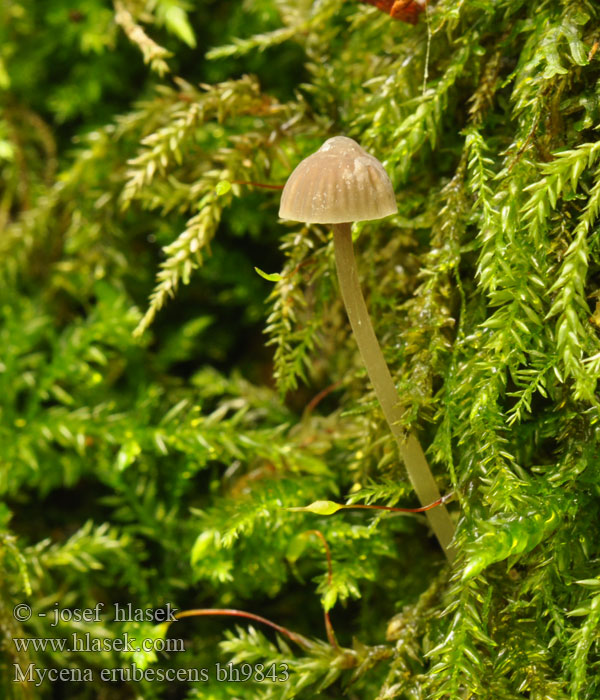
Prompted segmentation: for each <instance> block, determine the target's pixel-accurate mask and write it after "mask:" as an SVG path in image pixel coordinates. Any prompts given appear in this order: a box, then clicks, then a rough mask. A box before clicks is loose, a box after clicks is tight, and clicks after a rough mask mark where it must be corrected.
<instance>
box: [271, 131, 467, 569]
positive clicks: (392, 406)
mask: <svg viewBox="0 0 600 700" xmlns="http://www.w3.org/2000/svg"><path fill="white" fill-rule="evenodd" d="M397 211H398V207H397V205H396V198H395V196H394V190H393V188H392V183H391V182H390V179H389V177H388V175H387V173H386V172H385V170H384V168H383V165H382V164H381V163H380V162H379V161H378V160H377V158H374V157H373V156H371V155H369V154H368V153H367V152H366V151H365V150H364V149H363V148H361V147H360V146H359V145H358V144H357V143H356V141H353V140H352V139H350V138H347V137H345V136H334V137H333V138H330V139H328V140H327V141H325V143H324V144H323V145H322V146H321V148H320V149H319V150H318V151H317V152H316V153H313V154H312V155H311V156H309V157H308V158H305V159H304V160H303V161H302V162H301V163H300V164H299V165H298V166H297V167H296V169H295V170H294V172H293V173H292V174H291V175H290V177H289V179H288V181H287V182H286V184H285V187H284V189H283V192H282V195H281V206H280V209H279V216H280V217H281V218H282V219H290V220H292V221H302V222H304V223H313V224H333V245H334V251H335V263H336V268H337V274H338V280H339V285H340V290H341V292H342V299H343V301H344V305H345V307H346V312H347V314H348V318H349V320H350V326H351V327H352V331H353V332H354V337H355V338H356V342H357V344H358V349H359V351H360V354H361V357H362V360H363V363H364V365H365V367H366V369H367V373H368V375H369V378H370V380H371V383H372V384H373V388H374V389H375V394H376V395H377V398H378V399H379V403H380V404H381V408H382V409H383V413H384V415H385V418H386V420H387V422H388V424H389V426H390V429H391V431H392V433H393V434H394V437H395V438H396V440H397V443H398V448H399V451H400V455H401V457H402V459H403V460H404V464H405V465H406V470H407V472H408V476H409V478H410V481H411V483H412V485H413V487H414V489H415V492H416V494H417V497H418V498H419V501H420V502H421V505H423V506H425V505H428V504H430V503H433V502H434V501H437V500H439V499H440V492H439V490H438V487H437V484H436V482H435V479H434V478H433V474H432V473H431V470H430V468H429V465H428V463H427V459H426V458H425V454H424V453H423V450H422V448H421V445H420V443H419V441H418V439H417V438H416V437H415V436H414V435H413V434H412V433H408V434H407V433H406V432H405V430H404V429H403V428H402V425H401V424H402V417H403V410H402V408H401V407H400V406H399V404H398V394H397V391H396V386H395V384H394V381H393V379H392V376H391V374H390V371H389V369H388V366H387V364H386V362H385V359H384V357H383V353H382V351H381V348H380V346H379V343H378V342H377V337H376V335H375V331H374V330H373V325H372V323H371V319H370V317H369V313H368V311H367V307H366V304H365V300H364V297H363V295H362V291H361V288H360V283H359V279H358V269H357V267H356V259H355V257H354V248H353V246H352V232H351V228H352V223H351V222H353V221H370V220H372V219H381V218H383V217H384V216H388V215H389V214H395V213H396V212H397ZM426 516H427V518H428V520H429V524H430V525H431V528H432V530H433V532H434V533H435V535H436V536H437V538H438V540H439V542H440V544H441V546H442V549H443V550H444V552H445V554H446V556H447V557H448V558H449V559H450V560H451V559H452V558H453V556H454V550H453V548H452V545H451V541H452V538H453V535H454V524H453V522H452V520H451V518H450V515H449V514H448V511H447V510H446V507H445V506H444V505H443V503H442V504H441V505H440V506H438V507H436V508H432V509H431V510H428V511H427V512H426Z"/></svg>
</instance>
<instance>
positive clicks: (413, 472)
mask: <svg viewBox="0 0 600 700" xmlns="http://www.w3.org/2000/svg"><path fill="white" fill-rule="evenodd" d="M333 244H334V249H335V263H336V267H337V273H338V279H339V283H340V290H341V292H342V299H343V300H344V304H345V306H346V312H347V314H348V319H349V321H350V326H351V327H352V331H353V333H354V337H355V338H356V343H357V345H358V349H359V351H360V355H361V357H362V361H363V363H364V365H365V367H366V369H367V373H368V375H369V379H370V380H371V383H372V384H373V388H374V389H375V394H376V396H377V398H378V399H379V403H380V404H381V408H382V409H383V414H384V416H385V418H386V420H387V422H388V424H389V426H390V429H391V431H392V433H393V434H394V437H395V438H396V441H397V443H398V449H399V451H400V456H401V457H402V459H403V461H404V464H405V465H406V471H407V472H408V476H409V478H410V481H411V483H412V485H413V487H414V489H415V492H416V494H417V497H418V499H419V502H420V503H421V505H423V506H425V505H428V504H431V503H433V502H435V501H439V500H440V498H441V496H440V492H439V489H438V487H437V484H436V483H435V479H434V478H433V474H432V473H431V469H430V468H429V464H428V463H427V459H426V457H425V454H424V453H423V450H422V448H421V445H420V444H419V441H418V440H417V438H416V437H415V436H414V435H413V434H411V433H409V434H408V435H407V434H406V433H405V431H404V429H403V428H402V418H403V410H402V408H401V407H400V406H399V404H398V393H397V391H396V385H395V384H394V380H393V379H392V375H391V374H390V370H389V368H388V366H387V364H386V361H385V358H384V357H383V353H382V351H381V348H380V346H379V342H378V341H377V336H376V335H375V331H374V330H373V325H372V323H371V319H370V317H369V312H368V311H367V306H366V304H365V300H364V297H363V294H362V291H361V288H360V282H359V279H358V269H357V267H356V259H355V257H354V248H353V246H352V230H351V224H349V223H344V224H334V226H333ZM426 516H427V519H428V521H429V524H430V525H431V528H432V530H433V532H434V533H435V535H436V537H437V538H438V540H439V542H440V544H441V546H442V549H443V550H444V552H445V554H446V556H447V557H448V559H450V561H452V559H453V558H454V549H453V548H452V546H451V541H452V538H453V536H454V523H453V522H452V520H451V518H450V515H449V514H448V511H447V509H446V507H445V506H444V505H443V504H440V505H439V506H438V507H436V508H432V509H431V510H427V511H426Z"/></svg>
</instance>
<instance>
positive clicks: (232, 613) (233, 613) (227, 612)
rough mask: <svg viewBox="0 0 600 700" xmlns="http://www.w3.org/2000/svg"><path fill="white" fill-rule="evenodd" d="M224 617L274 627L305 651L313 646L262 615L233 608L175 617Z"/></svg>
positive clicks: (298, 635) (183, 613)
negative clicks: (243, 618)
mask: <svg viewBox="0 0 600 700" xmlns="http://www.w3.org/2000/svg"><path fill="white" fill-rule="evenodd" d="M219 615H223V616H225V617H245V618H247V619H248V620H254V621H255V622H260V623H261V624H263V625H267V626H268V627H272V628H273V629H274V630H276V631H277V632H279V634H282V635H283V636H284V637H287V638H288V639H290V640H291V641H292V642H296V644H298V645H299V646H301V647H303V648H304V649H310V648H311V647H312V646H313V644H312V642H311V641H310V639H307V638H306V637H304V636H303V635H301V634H298V633H297V632H292V630H289V629H288V628H287V627H282V626H281V625H278V624H277V623H275V622H271V620H267V618H266V617H262V616H261V615H255V614H254V613H249V612H246V611H245V610H235V609H233V608H196V609H195V610H183V611H182V612H180V613H177V614H176V615H175V618H176V619H177V620H181V619H183V618H184V617H213V616H219Z"/></svg>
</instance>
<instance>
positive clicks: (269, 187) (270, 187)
mask: <svg viewBox="0 0 600 700" xmlns="http://www.w3.org/2000/svg"><path fill="white" fill-rule="evenodd" d="M231 184H232V185H252V187H262V188H264V189H265V190H282V189H283V188H284V185H268V184H266V183H264V182H250V181H248V180H232V181H231Z"/></svg>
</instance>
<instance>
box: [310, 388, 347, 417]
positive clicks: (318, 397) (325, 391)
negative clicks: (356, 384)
mask: <svg viewBox="0 0 600 700" xmlns="http://www.w3.org/2000/svg"><path fill="white" fill-rule="evenodd" d="M341 385H342V380H341V379H340V381H338V382H334V383H333V384H330V385H329V386H328V387H325V389H323V391H320V392H319V393H318V394H317V395H316V396H315V397H313V398H312V399H311V400H310V402H309V403H308V404H307V405H306V408H305V409H304V415H305V416H308V415H309V414H310V413H312V411H314V410H315V408H316V407H317V406H318V405H319V404H320V403H321V401H322V400H323V399H324V398H325V397H326V396H329V394H331V392H332V391H335V390H336V389H337V388H338V387H340V386H341Z"/></svg>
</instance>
